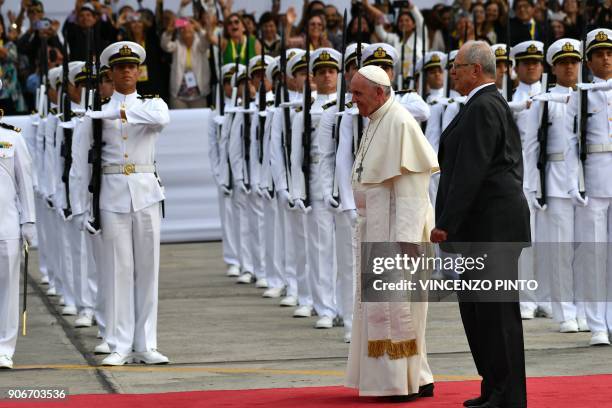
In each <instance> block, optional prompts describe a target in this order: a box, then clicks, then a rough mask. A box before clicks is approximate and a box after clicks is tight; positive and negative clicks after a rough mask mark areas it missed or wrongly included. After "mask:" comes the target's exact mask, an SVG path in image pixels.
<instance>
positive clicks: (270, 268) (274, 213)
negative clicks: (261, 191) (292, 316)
mask: <svg viewBox="0 0 612 408" xmlns="http://www.w3.org/2000/svg"><path fill="white" fill-rule="evenodd" d="M263 211H264V223H265V224H264V225H265V226H264V234H265V242H266V244H265V245H266V249H265V252H266V253H265V257H266V281H267V282H268V287H269V288H282V287H283V286H284V284H283V260H284V257H283V254H282V250H283V249H284V245H282V241H283V234H282V230H280V228H279V226H278V225H277V224H279V222H280V217H279V212H280V209H279V208H278V200H277V199H276V198H275V197H272V200H268V199H264V200H263ZM277 241H281V245H278V244H277V243H276V242H277Z"/></svg>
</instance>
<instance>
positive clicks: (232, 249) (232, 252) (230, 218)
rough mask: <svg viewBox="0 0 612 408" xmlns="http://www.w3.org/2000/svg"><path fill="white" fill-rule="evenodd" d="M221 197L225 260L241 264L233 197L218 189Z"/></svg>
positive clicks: (233, 263) (228, 262) (220, 211)
mask: <svg viewBox="0 0 612 408" xmlns="http://www.w3.org/2000/svg"><path fill="white" fill-rule="evenodd" d="M217 197H218V199H219V215H220V217H221V234H222V235H221V237H222V238H221V239H222V240H223V261H224V262H225V264H226V265H240V261H239V260H238V248H237V246H236V242H238V236H237V235H238V231H237V230H236V228H234V227H235V225H234V224H235V223H236V219H235V218H234V209H233V206H232V198H231V197H230V196H227V195H225V194H224V193H223V190H221V189H220V188H218V189H217Z"/></svg>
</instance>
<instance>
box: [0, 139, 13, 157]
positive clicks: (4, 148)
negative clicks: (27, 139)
mask: <svg viewBox="0 0 612 408" xmlns="http://www.w3.org/2000/svg"><path fill="white" fill-rule="evenodd" d="M14 154H15V148H14V147H13V144H12V143H11V142H9V141H0V158H3V159H6V158H9V157H13V155H14Z"/></svg>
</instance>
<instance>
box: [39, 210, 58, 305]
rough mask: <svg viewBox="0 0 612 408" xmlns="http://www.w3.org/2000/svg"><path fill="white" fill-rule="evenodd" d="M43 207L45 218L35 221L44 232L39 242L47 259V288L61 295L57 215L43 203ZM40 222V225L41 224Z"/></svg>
mask: <svg viewBox="0 0 612 408" xmlns="http://www.w3.org/2000/svg"><path fill="white" fill-rule="evenodd" d="M43 205H44V206H45V207H44V209H43V212H44V213H45V216H44V217H43V218H42V219H41V220H38V219H37V220H36V221H37V222H36V225H40V226H41V227H42V229H43V231H44V233H43V237H42V238H40V237H39V241H41V240H44V241H42V243H41V245H42V246H43V247H44V248H46V249H45V252H46V257H47V273H48V274H49V288H55V289H56V291H57V293H61V291H62V287H61V279H60V274H59V265H60V252H59V248H60V245H59V243H60V241H61V239H60V237H59V231H58V230H57V226H56V225H57V223H56V219H57V213H56V212H55V210H54V209H51V208H49V207H47V204H46V203H45V202H43ZM41 221H42V223H41Z"/></svg>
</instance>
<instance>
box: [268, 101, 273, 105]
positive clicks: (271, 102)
mask: <svg viewBox="0 0 612 408" xmlns="http://www.w3.org/2000/svg"><path fill="white" fill-rule="evenodd" d="M273 105H274V101H267V102H266V106H273Z"/></svg>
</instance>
